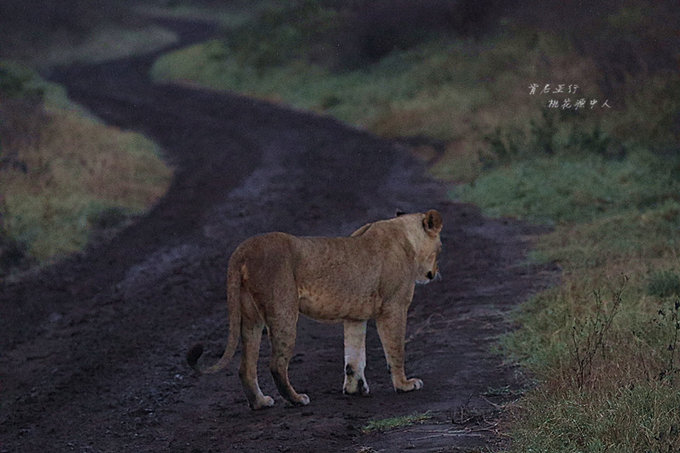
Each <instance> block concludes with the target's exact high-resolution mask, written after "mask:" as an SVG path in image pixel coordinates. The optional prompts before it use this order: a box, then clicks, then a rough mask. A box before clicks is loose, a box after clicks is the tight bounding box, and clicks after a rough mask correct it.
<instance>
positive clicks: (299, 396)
mask: <svg viewBox="0 0 680 453" xmlns="http://www.w3.org/2000/svg"><path fill="white" fill-rule="evenodd" d="M275 318H276V322H271V323H270V324H269V325H268V326H267V327H268V329H269V339H270V341H271V345H272V355H271V361H270V364H269V368H270V370H271V373H272V377H273V378H274V383H275V384H276V388H277V389H278V390H279V393H280V394H281V396H283V397H284V398H285V399H286V400H287V401H288V402H289V403H290V404H292V405H293V406H306V405H307V404H309V397H308V396H307V395H305V394H303V393H297V392H296V391H295V389H294V388H293V386H292V385H291V384H290V380H289V379H288V364H289V363H290V359H291V358H292V357H293V348H294V347H295V337H296V334H297V319H298V311H297V310H295V311H294V315H293V314H292V313H281V316H275Z"/></svg>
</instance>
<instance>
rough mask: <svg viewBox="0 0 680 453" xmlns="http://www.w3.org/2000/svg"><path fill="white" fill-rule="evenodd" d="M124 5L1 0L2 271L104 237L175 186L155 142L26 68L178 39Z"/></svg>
mask: <svg viewBox="0 0 680 453" xmlns="http://www.w3.org/2000/svg"><path fill="white" fill-rule="evenodd" d="M120 5H122V4H119V5H118V6H115V5H112V4H111V3H110V2H105V1H97V2H96V5H93V4H92V2H85V1H82V0H68V1H66V2H61V3H58V4H55V3H51V2H38V1H32V0H29V1H26V0H21V1H13V0H9V1H5V2H2V5H0V279H2V278H5V277H7V276H9V275H10V274H15V273H17V272H18V271H21V270H25V269H27V268H30V267H33V266H36V265H38V266H39V265H42V264H45V263H52V262H55V261H56V260H58V259H59V258H62V257H64V256H66V255H68V254H70V253H73V252H76V251H79V250H82V249H83V248H84V247H85V246H86V245H87V244H88V243H90V242H91V241H92V240H93V239H97V240H102V239H105V238H106V237H108V236H110V234H111V233H112V232H114V231H115V230H116V229H117V228H120V227H121V226H123V225H125V224H127V223H129V222H130V221H131V219H132V218H133V217H134V216H136V215H139V214H140V213H142V212H144V211H145V210H147V209H149V208H150V207H151V206H152V205H153V204H154V203H155V202H156V201H157V200H158V199H159V198H160V196H162V195H163V194H164V193H165V191H166V190H167V188H168V187H169V184H170V179H171V176H172V171H171V169H170V168H169V167H168V166H167V165H166V164H165V163H164V162H163V160H162V158H161V156H160V150H159V149H158V148H157V146H156V145H155V144H154V143H152V142H151V141H149V140H148V139H146V138H144V137H143V136H141V135H139V134H135V133H131V132H126V131H122V130H119V129H117V128H115V127H110V126H106V125H104V124H102V123H101V122H100V121H98V120H97V119H96V118H94V117H93V116H92V115H90V114H89V113H88V112H86V111H85V110H84V109H82V108H80V107H79V106H78V105H76V104H74V103H72V102H71V101H70V100H69V99H68V97H67V96H66V94H65V92H64V90H63V89H62V88H61V87H59V86H58V85H55V84H52V83H48V82H46V81H45V80H44V79H42V78H41V77H40V76H38V74H37V73H36V72H35V71H34V70H33V69H29V65H30V66H32V67H34V68H35V67H39V68H43V69H44V68H45V67H47V66H49V65H52V64H67V63H72V62H74V61H80V62H92V61H97V60H100V59H109V58H114V57H120V56H123V55H127V54H130V53H134V52H139V51H145V50H148V49H150V48H151V47H153V46H158V45H161V44H167V43H168V42H171V41H172V39H174V35H172V34H169V33H167V32H162V31H159V30H158V29H153V30H151V31H150V32H148V31H138V30H137V31H135V30H134V29H132V28H129V26H131V25H130V24H123V22H125V21H124V20H123V14H124V13H123V12H122V10H121V9H120ZM93 6H97V7H96V8H93ZM19 61H21V63H19Z"/></svg>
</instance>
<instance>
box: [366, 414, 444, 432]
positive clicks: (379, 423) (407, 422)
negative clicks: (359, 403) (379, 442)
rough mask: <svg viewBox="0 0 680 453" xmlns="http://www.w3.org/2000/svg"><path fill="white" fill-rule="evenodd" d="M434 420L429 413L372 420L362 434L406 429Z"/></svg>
mask: <svg viewBox="0 0 680 453" xmlns="http://www.w3.org/2000/svg"><path fill="white" fill-rule="evenodd" d="M431 418H432V414H430V412H429V411H427V412H424V413H422V414H411V415H403V416H401V417H391V418H383V419H379V420H371V421H370V422H368V423H367V424H366V425H365V426H364V427H362V428H361V432H363V433H364V434H367V433H372V432H375V431H389V430H393V429H399V428H405V427H407V426H411V425H415V424H418V423H422V422H424V421H426V420H429V419H431Z"/></svg>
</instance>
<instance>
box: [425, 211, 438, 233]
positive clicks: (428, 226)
mask: <svg viewBox="0 0 680 453" xmlns="http://www.w3.org/2000/svg"><path fill="white" fill-rule="evenodd" d="M442 223H443V222H442V215H441V214H440V213H439V211H436V210H434V209H430V210H429V211H427V212H426V213H425V218H423V228H424V229H425V231H426V232H427V234H429V235H430V236H436V235H437V234H439V232H440V231H441V230H442Z"/></svg>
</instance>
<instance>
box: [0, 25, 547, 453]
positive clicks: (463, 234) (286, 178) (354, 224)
mask: <svg viewBox="0 0 680 453" xmlns="http://www.w3.org/2000/svg"><path fill="white" fill-rule="evenodd" d="M175 26H176V27H177V28H178V31H180V34H181V36H182V40H183V42H185V43H186V42H190V41H192V40H198V39H201V38H203V37H205V36H207V35H208V34H209V33H210V32H211V31H210V30H209V29H207V28H206V27H204V26H201V25H189V24H182V25H179V24H176V25H175ZM152 58H153V57H152V56H147V57H140V58H134V59H128V60H123V61H116V62H111V63H107V64H100V65H96V66H83V67H72V68H68V69H65V70H61V71H57V72H55V73H54V74H53V75H52V77H53V78H54V79H55V80H57V81H59V82H60V83H63V84H65V85H66V86H67V88H68V90H69V95H70V96H71V97H72V98H73V99H74V100H75V101H77V102H80V103H82V104H83V105H85V106H86V107H88V108H89V109H90V110H91V111H92V112H94V113H95V114H96V115H98V116H99V117H100V118H102V119H103V120H105V121H106V122H108V123H111V124H114V125H117V126H120V127H122V128H128V129H134V130H139V131H142V132H143V133H145V134H147V135H149V136H150V137H151V138H153V139H154V140H155V141H156V142H158V143H159V144H160V145H161V146H162V147H163V149H164V151H165V153H166V156H167V159H168V160H169V162H171V163H172V165H173V166H174V167H175V168H176V176H175V179H174V182H173V184H172V186H171V188H170V190H169V192H168V194H167V195H166V196H165V197H164V198H163V199H162V200H161V201H160V203H159V204H158V205H157V206H156V207H155V208H154V209H153V210H152V211H151V212H149V213H148V215H146V216H144V217H143V218H140V219H138V220H137V221H136V222H135V223H134V224H133V225H131V226H130V227H128V228H127V229H125V230H124V231H122V232H121V233H120V234H119V235H117V236H116V237H115V238H114V239H113V240H111V241H109V242H108V243H104V244H99V245H96V246H93V247H92V248H91V249H90V250H88V251H87V252H86V253H84V254H82V255H79V256H76V257H73V258H70V259H67V260H66V261H64V262H61V263H59V264H57V265H55V266H53V267H51V268H48V269H45V270H44V271H42V272H40V273H37V274H34V275H29V276H26V277H25V278H24V279H22V280H21V281H19V282H16V283H5V284H4V285H3V286H2V287H0V301H1V308H0V310H1V315H0V332H1V333H0V386H1V388H0V392H1V393H0V398H1V402H2V404H1V406H0V451H1V452H5V451H6V452H31V451H54V452H61V451H96V452H98V451H105V452H128V451H130V452H139V451H187V452H209V451H212V452H221V451H310V452H311V451H357V450H358V449H359V448H360V447H372V448H374V449H375V450H385V451H398V450H403V449H407V448H411V449H412V450H413V451H440V450H441V451H468V450H469V449H472V448H481V447H484V446H488V445H490V446H493V445H497V444H498V442H500V441H502V439H499V438H498V437H497V436H496V435H495V432H496V427H495V425H494V423H495V422H496V420H497V418H498V410H497V407H496V406H495V405H494V404H498V403H502V402H503V401H505V400H507V398H509V397H510V395H511V394H512V393H513V389H517V388H519V387H521V386H522V385H523V383H522V382H521V380H518V378H517V374H516V369H514V368H513V367H512V366H509V365H506V364H504V362H503V358H502V357H499V356H496V355H494V354H492V353H491V352H490V351H491V348H492V346H493V344H494V342H495V340H496V339H497V337H498V336H499V335H500V334H502V333H503V332H505V331H507V329H509V328H510V325H509V322H508V312H509V311H510V310H511V309H512V308H513V307H514V306H515V305H516V304H517V303H518V302H520V301H522V300H524V299H526V298H527V297H528V296H529V295H530V294H531V293H533V292H535V291H537V290H539V289H542V288H545V287H546V286H547V285H549V284H550V283H551V281H553V280H554V278H555V273H554V271H552V270H551V269H549V268H547V267H537V266H534V265H530V264H527V263H526V261H525V255H526V252H527V248H528V247H529V242H528V237H529V235H531V234H534V233H536V232H537V229H535V228H532V227H528V226H526V225H523V224H519V223H517V222H514V221H503V220H489V219H485V218H483V217H482V216H481V215H480V213H479V211H478V209H476V208H475V207H473V206H469V205H461V204H456V203H453V202H451V201H449V199H448V197H447V194H446V188H445V187H444V186H442V185H440V184H438V183H436V182H433V181H432V180H429V179H428V178H427V177H426V176H425V173H424V168H423V166H422V165H421V164H420V163H419V162H418V161H416V160H415V159H413V158H412V157H411V156H410V155H409V154H408V153H407V151H406V150H404V149H401V148H400V147H398V146H396V145H394V144H393V143H391V142H388V141H385V140H381V139H379V138H376V137H374V136H372V135H370V134H368V133H366V132H362V131H359V130H356V129H353V128H350V127H348V126H346V125H343V124H341V123H339V122H337V121H335V120H333V119H330V118H323V117H319V116H314V115H311V114H308V113H305V112H298V111H291V110H288V109H285V108H282V107H280V106H275V105H270V104H267V103H263V102H258V101H254V100H251V99H247V98H243V97H239V96H235V95H228V94H218V93H214V92H209V91H204V90H199V89H192V88H187V87H180V86H172V85H154V84H153V83H151V82H150V81H149V80H148V78H147V76H146V75H147V72H148V68H149V66H150V64H151V61H152ZM396 208H400V209H402V210H405V211H423V210H426V209H429V208H436V209H439V210H440V211H441V212H442V214H443V216H444V222H445V227H444V232H443V242H444V253H443V256H442V260H441V263H440V267H441V272H442V274H443V276H444V279H443V280H442V281H440V282H437V283H434V284H431V285H427V286H424V287H418V289H417V291H416V296H415V299H414V302H413V305H412V308H411V312H410V317H409V325H408V333H407V338H408V343H407V363H406V367H407V373H408V374H410V375H417V376H418V377H420V378H422V379H423V380H424V383H425V387H424V389H423V390H421V391H419V392H413V393H409V394H395V393H394V392H393V391H392V389H391V386H390V380H389V375H388V373H387V371H386V370H385V362H384V357H383V353H382V349H381V347H380V343H379V341H378V338H377V334H376V333H375V328H374V326H372V325H370V324H369V332H368V338H367V355H368V360H367V363H368V367H367V371H366V377H367V380H368V381H369V383H370V386H371V392H372V394H371V396H370V397H366V398H361V397H345V396H343V395H342V392H341V390H342V381H343V341H342V327H341V326H340V325H328V324H319V323H316V322H313V321H309V320H306V319H303V320H302V321H301V322H300V325H299V329H298V342H297V346H296V349H295V350H296V355H295V357H294V359H293V361H292V364H291V367H290V374H291V380H292V382H293V383H294V385H295V386H296V388H297V389H298V390H299V391H304V392H305V393H307V394H309V396H310V398H311V400H312V401H311V404H310V405H309V406H307V407H304V408H287V407H286V405H285V404H284V403H283V401H282V400H280V399H279V400H278V401H277V404H276V406H275V407H274V408H272V409H269V410H266V411H260V412H251V411H250V410H249V409H248V407H247V405H246V402H245V398H244V396H243V393H242V390H241V387H240V383H239V382H238V377H237V375H236V373H235V369H236V365H233V366H232V369H231V371H230V372H229V373H227V374H226V375H224V374H222V375H217V376H203V377H197V376H195V375H194V374H193V373H192V372H191V371H190V370H189V369H188V367H187V366H186V364H185V362H184V354H185V352H186V351H187V349H188V348H189V347H190V346H191V345H193V344H194V343H196V342H199V341H200V342H203V343H204V344H205V345H206V348H207V359H208V360H211V359H214V358H216V357H217V356H218V355H219V354H220V353H221V352H222V349H223V347H224V343H225V340H226V334H227V314H226V304H225V294H224V287H225V270H226V263H227V259H228V257H229V254H230V253H231V251H232V250H233V249H234V248H235V246H236V245H237V244H238V243H239V242H240V241H242V240H243V239H245V238H246V237H248V236H251V235H253V234H257V233H262V232H266V231H273V230H279V231H286V232H289V233H293V234H302V235H347V234H349V233H351V232H352V231H353V230H354V229H356V228H358V227H359V226H361V225H362V224H364V223H366V222H368V221H373V220H376V219H380V218H385V217H390V216H392V215H393V214H394V212H395V209H396ZM265 343H266V342H265ZM268 354H269V352H268V345H266V344H264V343H263V351H262V358H261V360H262V363H261V369H260V376H261V377H260V380H261V385H262V387H263V390H264V391H265V393H267V394H271V395H276V396H278V394H277V392H276V390H275V388H274V384H273V381H272V380H271V378H270V376H269V375H268V373H267V366H266V365H265V363H266V361H267V359H268ZM236 363H238V361H237V360H236ZM492 403H493V404H492ZM426 411H430V412H429V415H431V418H430V419H429V421H428V422H426V423H425V424H423V425H419V426H416V427H411V428H404V429H398V430H395V431H390V432H387V433H371V434H364V433H362V431H361V428H362V427H363V426H365V425H366V424H367V423H368V422H369V421H370V420H373V419H385V418H388V417H394V416H400V415H405V414H412V413H424V412H426Z"/></svg>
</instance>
